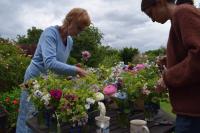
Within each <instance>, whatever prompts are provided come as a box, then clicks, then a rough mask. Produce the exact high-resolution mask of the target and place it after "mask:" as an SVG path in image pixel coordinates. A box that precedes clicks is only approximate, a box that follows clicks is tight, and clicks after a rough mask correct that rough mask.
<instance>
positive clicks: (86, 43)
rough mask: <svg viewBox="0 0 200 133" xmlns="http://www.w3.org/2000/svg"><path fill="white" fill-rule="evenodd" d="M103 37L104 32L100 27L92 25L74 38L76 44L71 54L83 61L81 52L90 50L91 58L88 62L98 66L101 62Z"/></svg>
mask: <svg viewBox="0 0 200 133" xmlns="http://www.w3.org/2000/svg"><path fill="white" fill-rule="evenodd" d="M102 38H103V35H102V33H100V31H99V30H98V28H96V27H94V26H90V27H88V28H87V29H85V30H84V31H83V32H82V33H80V35H79V36H78V37H75V38H74V46H73V50H72V52H71V56H72V57H73V58H75V59H76V61H77V62H81V52H82V51H85V50H87V51H89V52H90V53H91V55H92V56H91V58H90V59H89V61H88V62H87V65H88V66H92V67H96V66H98V63H99V62H100V60H101V58H99V57H100V53H99V52H100V50H99V47H100V46H101V39H102Z"/></svg>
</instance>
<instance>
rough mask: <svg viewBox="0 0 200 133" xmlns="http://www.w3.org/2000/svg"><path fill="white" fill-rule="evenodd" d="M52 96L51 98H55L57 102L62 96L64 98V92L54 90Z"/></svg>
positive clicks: (51, 91) (51, 92)
mask: <svg viewBox="0 0 200 133" xmlns="http://www.w3.org/2000/svg"><path fill="white" fill-rule="evenodd" d="M50 95H51V97H53V98H54V99H55V100H58V101H59V100H60V98H61V96H62V90H61V89H54V90H50Z"/></svg>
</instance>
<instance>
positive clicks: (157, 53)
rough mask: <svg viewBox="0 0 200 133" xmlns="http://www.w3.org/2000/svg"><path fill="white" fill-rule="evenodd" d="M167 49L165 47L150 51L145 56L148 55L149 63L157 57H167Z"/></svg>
mask: <svg viewBox="0 0 200 133" xmlns="http://www.w3.org/2000/svg"><path fill="white" fill-rule="evenodd" d="M165 51H166V49H165V48H164V47H161V48H159V49H156V50H149V51H146V52H145V55H147V57H148V60H149V61H155V59H156V57H158V56H163V55H165Z"/></svg>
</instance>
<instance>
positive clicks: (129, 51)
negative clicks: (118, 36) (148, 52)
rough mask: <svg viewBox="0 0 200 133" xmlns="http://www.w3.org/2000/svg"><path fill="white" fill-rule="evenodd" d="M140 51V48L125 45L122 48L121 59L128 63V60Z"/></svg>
mask: <svg viewBox="0 0 200 133" xmlns="http://www.w3.org/2000/svg"><path fill="white" fill-rule="evenodd" d="M138 53H139V50H138V49H137V48H131V47H130V48H128V47H125V48H123V49H122V50H120V56H121V59H122V60H123V61H124V63H125V64H128V62H131V61H132V59H133V57H134V56H135V55H137V54H138Z"/></svg>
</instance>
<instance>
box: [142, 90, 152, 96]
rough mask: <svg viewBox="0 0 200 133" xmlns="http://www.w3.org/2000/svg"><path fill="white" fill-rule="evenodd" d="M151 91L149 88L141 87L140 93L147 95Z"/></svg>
mask: <svg viewBox="0 0 200 133" xmlns="http://www.w3.org/2000/svg"><path fill="white" fill-rule="evenodd" d="M150 93H151V91H150V90H148V89H142V94H144V95H147V96H148V95H149V94H150Z"/></svg>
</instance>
